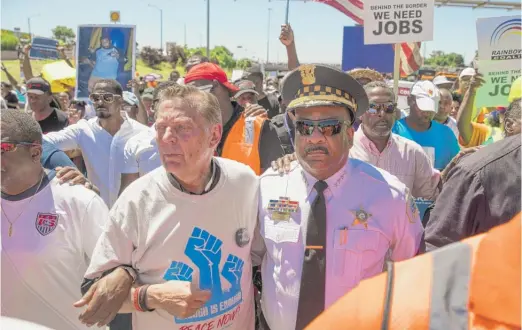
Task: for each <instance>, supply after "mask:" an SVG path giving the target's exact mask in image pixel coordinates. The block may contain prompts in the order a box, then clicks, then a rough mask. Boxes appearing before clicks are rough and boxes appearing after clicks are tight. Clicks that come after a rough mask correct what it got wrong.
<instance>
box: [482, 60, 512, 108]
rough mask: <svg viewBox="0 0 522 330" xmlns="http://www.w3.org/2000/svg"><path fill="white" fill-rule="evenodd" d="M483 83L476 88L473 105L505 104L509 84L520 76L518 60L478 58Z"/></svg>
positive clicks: (495, 105)
mask: <svg viewBox="0 0 522 330" xmlns="http://www.w3.org/2000/svg"><path fill="white" fill-rule="evenodd" d="M478 70H479V72H480V73H482V75H483V76H484V81H485V83H484V85H483V86H482V87H481V88H479V89H478V90H477V96H476V98H475V107H476V108H478V109H480V108H482V107H497V106H507V105H508V104H509V102H508V95H509V91H510V89H511V84H512V83H513V81H515V80H516V79H517V78H518V77H519V76H520V61H519V60H510V61H506V60H504V61H498V60H484V61H482V60H479V61H478Z"/></svg>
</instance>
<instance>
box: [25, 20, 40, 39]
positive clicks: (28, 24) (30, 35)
mask: <svg viewBox="0 0 522 330" xmlns="http://www.w3.org/2000/svg"><path fill="white" fill-rule="evenodd" d="M37 16H40V14H36V15H33V16H29V17H27V27H28V28H29V37H30V38H31V41H32V40H33V34H32V33H31V18H33V17H37Z"/></svg>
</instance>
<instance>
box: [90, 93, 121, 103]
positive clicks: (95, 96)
mask: <svg viewBox="0 0 522 330" xmlns="http://www.w3.org/2000/svg"><path fill="white" fill-rule="evenodd" d="M117 97H120V96H119V95H116V94H112V93H92V94H91V95H89V99H90V100H91V101H93V102H94V103H96V102H98V101H100V100H102V101H103V102H104V103H112V102H114V100H115V99H116V98H117Z"/></svg>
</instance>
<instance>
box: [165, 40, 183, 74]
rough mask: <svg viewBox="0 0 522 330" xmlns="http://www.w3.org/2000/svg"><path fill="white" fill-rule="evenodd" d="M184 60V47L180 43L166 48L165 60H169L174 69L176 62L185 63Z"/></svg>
mask: <svg viewBox="0 0 522 330" xmlns="http://www.w3.org/2000/svg"><path fill="white" fill-rule="evenodd" d="M186 60H187V55H186V53H185V48H183V47H181V46H180V45H174V46H172V47H170V49H167V61H169V63H170V65H171V66H172V67H173V68H174V69H175V68H176V66H177V65H178V64H180V63H185V62H186Z"/></svg>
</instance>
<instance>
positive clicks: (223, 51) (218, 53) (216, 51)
mask: <svg viewBox="0 0 522 330" xmlns="http://www.w3.org/2000/svg"><path fill="white" fill-rule="evenodd" d="M196 54H200V55H204V56H206V55H207V49H206V48H205V47H196V48H187V47H185V55H186V57H187V58H189V57H191V56H192V55H196ZM210 61H211V62H213V63H216V64H218V65H219V66H220V67H222V68H223V69H233V68H235V67H236V60H234V54H232V52H231V51H230V50H228V48H227V47H225V46H216V47H214V48H212V49H211V50H210Z"/></svg>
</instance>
